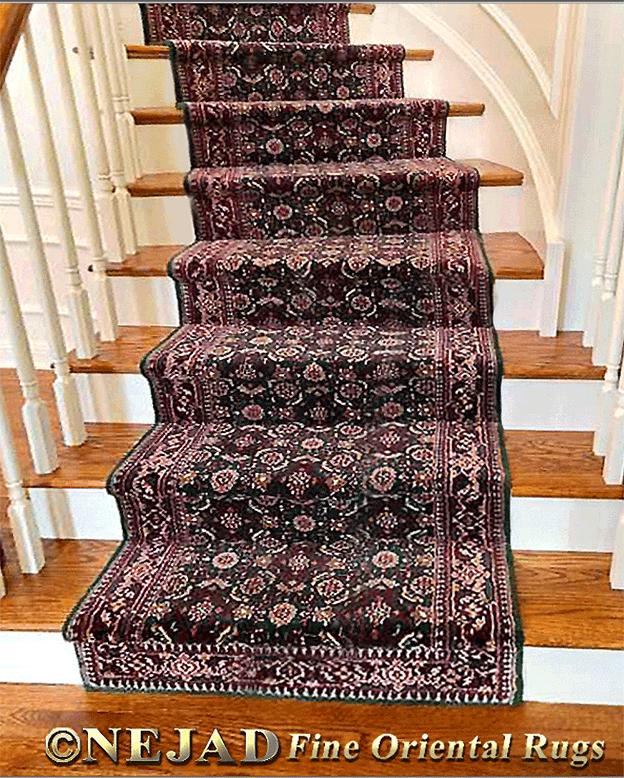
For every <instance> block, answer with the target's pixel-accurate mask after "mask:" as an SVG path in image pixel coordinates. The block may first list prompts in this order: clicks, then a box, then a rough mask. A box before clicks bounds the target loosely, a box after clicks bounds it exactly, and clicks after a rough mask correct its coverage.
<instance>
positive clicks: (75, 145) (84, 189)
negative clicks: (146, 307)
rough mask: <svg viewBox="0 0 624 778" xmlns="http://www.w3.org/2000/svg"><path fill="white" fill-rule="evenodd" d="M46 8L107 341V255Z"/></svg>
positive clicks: (112, 323)
mask: <svg viewBox="0 0 624 778" xmlns="http://www.w3.org/2000/svg"><path fill="white" fill-rule="evenodd" d="M47 7H48V13H49V15H50V30H51V33H52V41H53V46H54V50H55V53H56V60H57V66H58V68H57V69H58V77H59V84H60V87H61V94H62V96H63V103H64V105H65V111H66V115H67V120H68V125H69V133H70V141H71V148H72V153H73V163H74V167H75V170H76V173H77V175H78V183H79V186H80V193H81V195H82V201H83V203H84V207H85V216H86V221H87V230H88V233H89V245H90V248H91V257H92V265H91V268H92V270H93V274H94V276H95V292H96V296H95V308H96V312H97V320H98V325H99V330H100V338H101V340H106V341H110V340H115V339H116V338H117V314H116V312H115V301H114V299H113V290H112V288H111V283H110V278H109V277H108V276H107V275H106V260H107V257H106V254H105V251H104V241H103V239H102V232H101V230H100V225H99V223H98V218H97V210H96V206H95V198H94V196H93V188H92V186H91V179H90V177H89V166H88V162H87V155H86V152H85V145H84V142H83V138H82V130H81V129H80V119H79V117H78V109H77V108H76V96H75V94H74V87H73V85H72V81H71V77H70V74H69V63H68V61H67V53H66V49H65V41H64V39H63V32H62V29H61V23H60V19H59V15H58V9H57V7H56V4H55V3H48V4H47Z"/></svg>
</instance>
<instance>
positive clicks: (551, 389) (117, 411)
mask: <svg viewBox="0 0 624 778" xmlns="http://www.w3.org/2000/svg"><path fill="white" fill-rule="evenodd" d="M75 377H76V383H77V386H78V392H79V395H80V402H81V407H82V412H83V415H84V417H85V421H98V422H129V423H136V424H151V423H153V421H154V409H153V405H152V398H151V395H150V390H149V385H148V383H147V381H146V380H145V378H143V376H142V375H139V374H137V373H132V374H130V373H77V374H76V375H75ZM601 388H602V382H600V381H564V380H552V381H550V380H537V379H512V378H505V379H503V393H502V399H503V425H504V427H505V429H510V430H516V429H525V430H564V431H565V430H567V431H572V430H577V431H592V430H594V429H595V428H596V424H597V421H598V411H599V409H600V402H599V401H600V392H601Z"/></svg>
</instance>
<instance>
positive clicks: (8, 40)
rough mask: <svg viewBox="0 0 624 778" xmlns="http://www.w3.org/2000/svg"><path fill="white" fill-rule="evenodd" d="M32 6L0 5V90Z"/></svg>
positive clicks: (30, 4) (20, 4) (17, 4)
mask: <svg viewBox="0 0 624 778" xmlns="http://www.w3.org/2000/svg"><path fill="white" fill-rule="evenodd" d="M32 6H33V4H32V3H0V89H2V87H3V86H4V79H5V78H6V74H7V71H8V69H9V65H10V64H11V60H12V59H13V54H14V53H15V49H16V48H17V44H18V43H19V39H20V37H21V34H22V31H23V30H24V26H25V24H26V20H27V19H28V14H29V13H30V9H31V8H32Z"/></svg>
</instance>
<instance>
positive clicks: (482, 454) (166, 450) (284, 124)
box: [65, 3, 522, 704]
mask: <svg viewBox="0 0 624 778" xmlns="http://www.w3.org/2000/svg"><path fill="white" fill-rule="evenodd" d="M143 18H144V23H145V31H146V41H147V42H152V43H153V42H158V41H163V40H170V44H169V45H170V49H171V59H172V63H173V68H174V75H175V80H176V89H177V94H178V100H179V101H180V103H184V104H185V105H184V108H185V116H186V123H187V128H188V135H189V142H190V153H191V160H192V170H191V172H190V173H189V175H188V177H187V180H186V188H187V192H188V194H189V197H190V199H191V203H192V207H193V214H194V219H195V229H196V239H197V242H196V243H195V244H193V245H192V246H190V247H189V248H187V249H185V250H184V251H183V252H182V253H181V254H180V255H178V256H177V257H175V258H174V259H173V260H172V261H171V265H170V275H171V277H172V278H173V279H174V281H175V283H176V285H177V289H178V297H179V304H180V320H181V326H180V327H179V329H177V330H176V331H175V332H174V333H173V335H172V336H171V337H170V338H168V339H167V340H166V341H165V342H164V343H162V344H160V345H159V346H158V347H157V348H156V349H155V350H154V351H153V352H151V353H150V354H148V355H147V356H146V357H145V359H144V361H143V363H142V370H143V374H144V375H145V377H146V378H147V379H148V381H149V382H150V385H151V388H152V396H153V401H154V406H155V409H156V418H157V422H156V424H155V425H154V427H153V428H152V430H151V431H150V432H149V433H148V434H147V435H146V436H145V437H144V438H143V440H142V441H141V442H140V443H139V444H138V445H137V447H136V448H135V449H134V450H133V451H131V452H130V453H129V454H128V456H127V457H126V458H125V459H124V460H123V462H121V464H120V465H119V466H118V467H117V469H116V470H115V471H114V473H113V474H112V475H111V477H110V480H109V491H110V492H111V494H113V495H114V496H115V497H116V498H117V501H118V504H119V507H120V511H121V515H122V519H123V525H124V532H125V540H124V542H123V544H122V546H121V549H120V551H119V553H118V554H117V555H116V556H115V558H114V559H113V561H112V562H111V564H110V565H109V566H108V568H107V570H106V571H105V572H104V573H103V574H102V576H101V577H100V578H99V579H98V580H97V581H96V582H95V584H94V585H93V587H92V589H91V590H90V592H89V593H88V595H87V596H86V597H85V599H84V600H83V601H82V602H81V603H80V604H79V605H78V606H77V608H76V610H75V611H74V613H73V614H72V616H71V617H70V618H69V620H68V622H67V625H66V627H65V636H66V637H67V639H69V640H71V641H73V642H74V643H75V645H76V649H77V651H78V655H79V658H80V663H81V668H82V672H83V677H84V681H85V684H86V685H87V686H89V687H95V688H118V689H126V690H136V689H145V690H172V691H176V690H184V691H197V692H218V693H235V694H256V695H266V696H284V697H291V696H292V697H301V698H311V699H322V698H330V697H331V698H340V699H345V700H353V701H355V700H379V701H385V702H390V701H410V702H437V703H449V704H457V703H506V704H510V703H514V702H518V701H519V699H520V697H521V680H520V676H519V668H520V664H521V649H522V635H521V630H520V626H519V622H518V616H517V607H516V604H515V595H514V591H513V574H512V570H511V554H510V550H509V488H508V476H507V471H506V462H505V452H504V444H503V439H502V430H501V427H500V380H501V364H500V358H499V353H498V348H497V342H496V335H495V332H494V329H493V325H492V277H491V273H490V270H489V266H488V262H487V259H486V257H485V254H484V250H483V246H482V243H481V238H480V235H479V232H478V202H477V199H478V185H479V180H478V174H477V172H476V171H474V170H472V169H470V168H467V167H465V166H463V165H458V164H456V163H454V162H452V161H451V160H449V159H447V158H446V157H445V156H444V154H445V129H446V117H447V114H448V105H447V104H446V103H445V102H443V101H438V100H415V99H406V98H404V96H403V83H402V60H403V57H404V51H403V49H402V47H400V46H353V45H349V43H348V19H347V5H346V4H287V3H284V4H273V5H271V4H267V5H244V4H198V5H194V4H173V3H164V4H162V3H161V4H146V5H144V6H143Z"/></svg>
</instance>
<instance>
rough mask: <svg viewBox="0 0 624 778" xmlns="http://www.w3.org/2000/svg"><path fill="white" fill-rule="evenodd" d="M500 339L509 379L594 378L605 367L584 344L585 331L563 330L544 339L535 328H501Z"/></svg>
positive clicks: (505, 369)
mask: <svg viewBox="0 0 624 778" xmlns="http://www.w3.org/2000/svg"><path fill="white" fill-rule="evenodd" d="M498 342H499V345H500V349H501V353H502V355H503V369H504V373H505V376H506V377H507V378H551V379H594V380H601V379H602V378H603V377H604V372H605V369H604V367H597V366H596V365H593V364H592V362H591V349H588V348H585V347H584V346H583V333H582V332H560V333H559V334H558V335H557V336H556V337H554V338H542V337H541V336H540V335H539V333H538V332H534V331H533V330H501V331H500V332H498Z"/></svg>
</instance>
